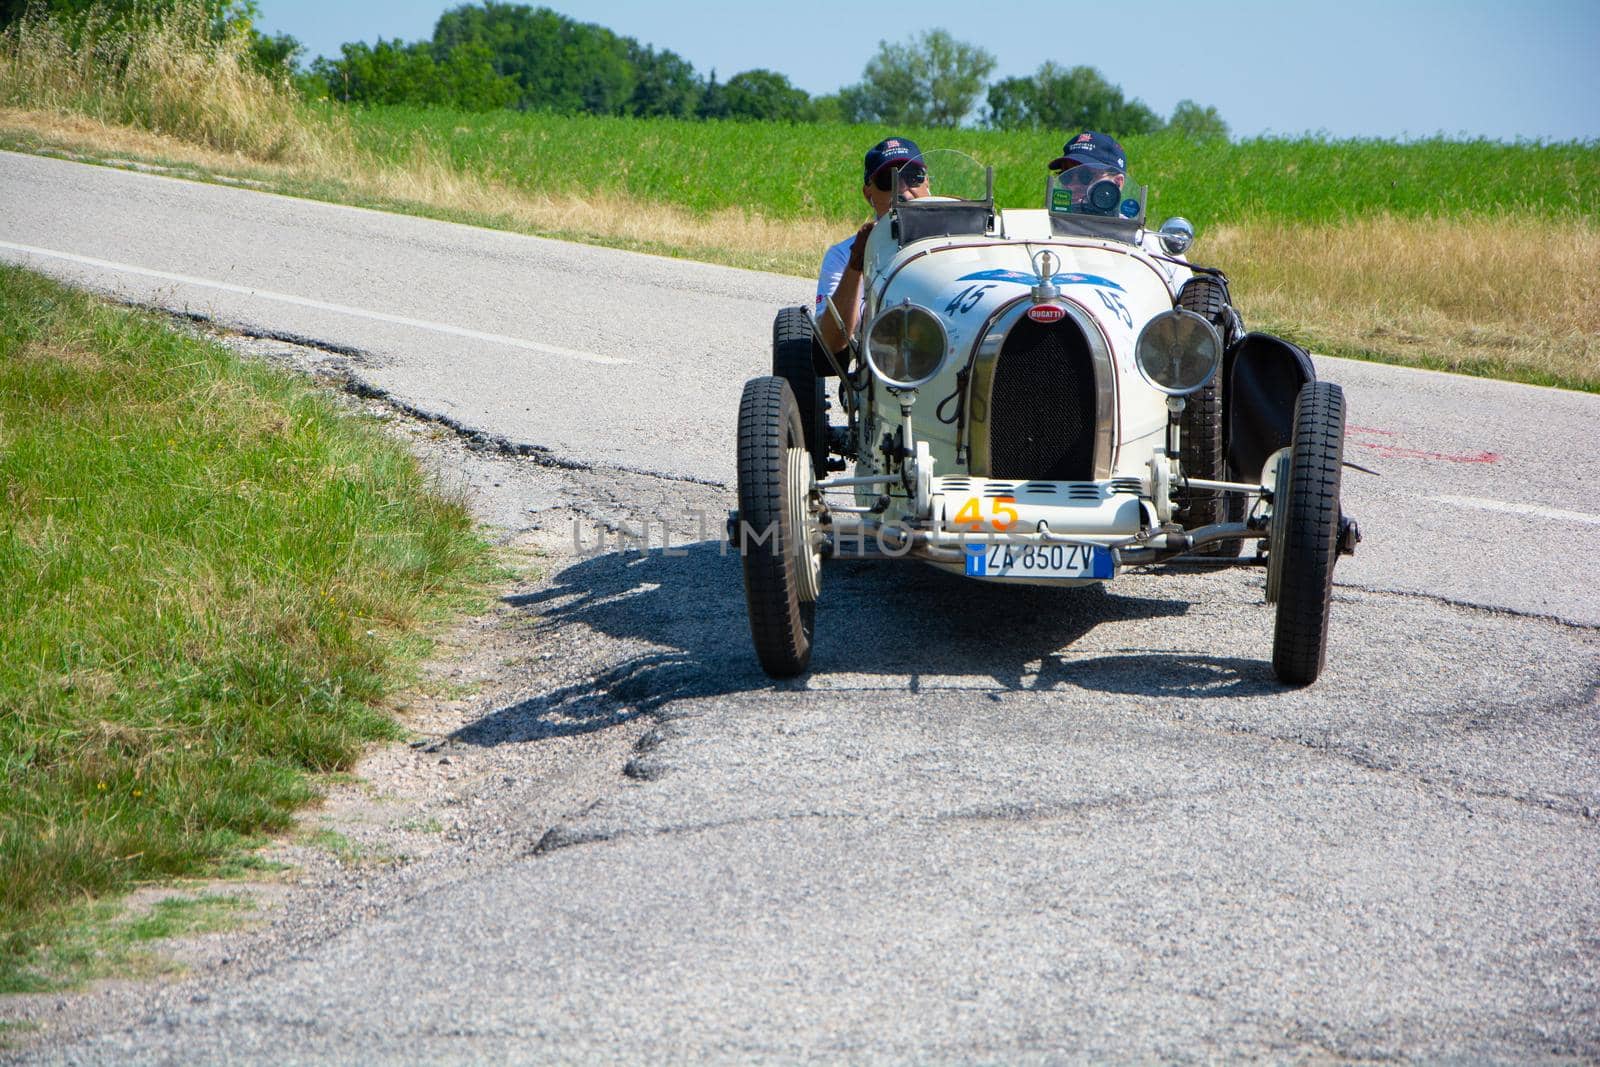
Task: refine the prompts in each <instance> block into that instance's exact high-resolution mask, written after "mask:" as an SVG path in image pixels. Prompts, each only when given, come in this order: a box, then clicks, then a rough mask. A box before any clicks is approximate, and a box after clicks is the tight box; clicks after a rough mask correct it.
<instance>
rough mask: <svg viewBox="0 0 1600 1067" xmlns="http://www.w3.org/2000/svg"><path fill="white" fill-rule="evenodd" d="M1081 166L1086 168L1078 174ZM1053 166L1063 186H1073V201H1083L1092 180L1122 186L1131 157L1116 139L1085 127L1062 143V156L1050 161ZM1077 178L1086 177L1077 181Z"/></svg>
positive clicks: (1051, 166)
mask: <svg viewBox="0 0 1600 1067" xmlns="http://www.w3.org/2000/svg"><path fill="white" fill-rule="evenodd" d="M1079 167H1081V168H1083V169H1082V170H1078V171H1077V172H1076V174H1074V169H1075V168H1079ZM1050 169H1051V170H1053V171H1057V172H1058V173H1059V174H1060V181H1061V184H1062V185H1065V186H1068V187H1069V188H1071V189H1072V200H1073V203H1075V204H1081V203H1084V202H1085V201H1086V200H1087V199H1088V187H1089V185H1090V184H1091V183H1092V182H1096V181H1110V182H1114V183H1115V184H1116V186H1117V188H1118V189H1121V188H1122V183H1123V181H1125V180H1126V178H1127V173H1126V171H1127V169H1128V160H1127V157H1126V156H1125V155H1124V154H1123V151H1122V146H1121V145H1120V144H1118V143H1117V142H1116V140H1115V138H1112V137H1109V136H1107V135H1106V134H1103V133H1097V132H1095V131H1094V130H1084V131H1083V132H1082V133H1080V134H1078V136H1076V137H1074V138H1073V139H1072V140H1070V141H1068V142H1067V143H1066V144H1064V145H1062V146H1061V155H1060V156H1059V157H1057V158H1056V159H1052V160H1051V161H1050ZM1076 177H1082V178H1083V180H1082V181H1075V180H1074V179H1075V178H1076Z"/></svg>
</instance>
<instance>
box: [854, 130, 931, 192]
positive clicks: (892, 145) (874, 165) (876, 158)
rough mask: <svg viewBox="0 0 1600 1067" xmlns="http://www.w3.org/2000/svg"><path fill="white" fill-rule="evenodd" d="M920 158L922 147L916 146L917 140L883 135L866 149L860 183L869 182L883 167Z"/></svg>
mask: <svg viewBox="0 0 1600 1067" xmlns="http://www.w3.org/2000/svg"><path fill="white" fill-rule="evenodd" d="M921 158H922V149H920V148H918V147H917V142H915V141H910V140H907V139H906V138H904V137H885V138H884V139H883V140H881V141H879V142H878V143H877V144H875V145H873V146H872V147H871V148H869V149H867V159H866V171H865V176H864V177H863V178H862V179H861V181H862V184H866V183H867V182H870V181H871V180H872V176H873V175H874V174H877V173H878V172H879V171H880V170H882V169H883V168H884V167H892V166H897V165H899V164H902V163H909V162H911V161H912V160H913V159H917V160H920V159H921Z"/></svg>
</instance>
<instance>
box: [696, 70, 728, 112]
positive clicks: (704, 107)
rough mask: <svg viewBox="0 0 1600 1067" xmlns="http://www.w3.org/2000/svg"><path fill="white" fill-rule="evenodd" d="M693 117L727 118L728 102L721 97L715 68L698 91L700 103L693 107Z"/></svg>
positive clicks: (720, 87) (725, 98) (724, 97)
mask: <svg viewBox="0 0 1600 1067" xmlns="http://www.w3.org/2000/svg"><path fill="white" fill-rule="evenodd" d="M694 117H695V118H697V119H725V118H727V117H728V100H727V97H726V96H724V95H723V92H722V86H721V85H719V84H718V83H717V68H715V67H712V68H711V75H710V76H709V77H708V78H706V84H705V87H704V88H703V89H701V90H700V102H699V103H698V104H696V105H695V109H694Z"/></svg>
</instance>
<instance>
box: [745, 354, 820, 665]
mask: <svg viewBox="0 0 1600 1067" xmlns="http://www.w3.org/2000/svg"><path fill="white" fill-rule="evenodd" d="M815 485H816V477H815V473H814V470H813V468H812V463H811V456H810V453H809V452H808V451H807V449H806V439H805V431H804V429H803V428H802V426H801V422H800V407H799V405H798V404H797V403H796V402H795V397H794V392H793V390H791V389H790V388H789V384H788V382H786V381H785V380H784V379H782V378H779V377H767V378H752V379H751V380H750V381H748V382H746V383H745V386H744V395H743V396H742V397H741V398H740V400H739V524H738V528H737V531H736V536H735V539H734V543H735V545H736V546H737V547H738V549H739V554H740V557H741V560H742V564H743V567H744V597H745V606H746V607H747V609H748V610H749V614H750V637H751V639H752V640H753V641H754V642H755V646H756V658H758V659H759V660H760V661H761V667H762V669H763V670H765V671H766V672H767V673H768V674H770V675H772V676H773V677H774V678H789V677H793V676H794V675H796V674H799V673H801V672H802V671H804V670H805V669H806V667H807V666H809V665H810V663H811V633H812V624H813V620H814V618H815V615H816V602H817V596H818V594H819V593H820V591H821V579H822V553H821V548H820V544H819V539H818V538H817V536H816V522H815V517H814V515H815V513H814V510H813V501H812V497H813V491H814V487H815Z"/></svg>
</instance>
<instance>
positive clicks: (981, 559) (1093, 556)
mask: <svg viewBox="0 0 1600 1067" xmlns="http://www.w3.org/2000/svg"><path fill="white" fill-rule="evenodd" d="M966 550H967V577H969V578H1110V577H1111V576H1112V575H1113V574H1114V573H1115V571H1116V566H1115V564H1114V563H1113V561H1112V558H1111V550H1110V549H1109V548H1105V547H1102V546H1100V545H967V546H966Z"/></svg>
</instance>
